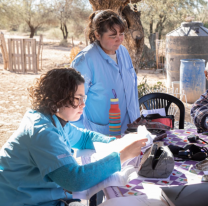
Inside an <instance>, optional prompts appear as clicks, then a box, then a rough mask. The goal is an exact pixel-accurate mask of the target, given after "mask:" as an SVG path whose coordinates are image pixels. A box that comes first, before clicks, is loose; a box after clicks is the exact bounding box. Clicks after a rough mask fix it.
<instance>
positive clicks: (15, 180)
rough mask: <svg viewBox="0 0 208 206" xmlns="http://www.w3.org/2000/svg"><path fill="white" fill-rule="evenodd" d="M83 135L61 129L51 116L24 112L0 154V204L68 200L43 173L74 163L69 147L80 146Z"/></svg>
mask: <svg viewBox="0 0 208 206" xmlns="http://www.w3.org/2000/svg"><path fill="white" fill-rule="evenodd" d="M54 124H55V126H54ZM85 133H87V130H82V129H77V128H76V127H74V126H72V125H71V124H70V123H67V124H66V125H65V126H64V127H63V128H62V126H61V124H60V122H59V120H58V118H57V117H56V116H55V115H53V116H52V117H51V116H50V115H43V114H42V113H40V112H37V111H35V110H29V111H28V112H26V114H25V115H24V118H23V120H22V122H21V124H20V127H19V128H18V130H17V131H16V132H15V133H14V134H13V135H12V136H11V137H10V139H9V140H8V141H7V142H6V144H5V145H4V146H3V147H2V149H1V151H0V205H4V206H7V205H9V206H23V205H24V206H27V205H30V206H31V205H42V206H49V205H50V206H51V205H56V204H57V202H58V201H57V200H58V199H71V198H72V195H71V194H69V193H66V194H67V196H66V194H65V192H64V190H63V188H61V187H60V186H59V185H57V184H56V183H55V182H52V181H51V180H50V178H48V176H47V174H49V173H50V172H53V171H55V170H56V169H58V168H61V167H62V166H64V165H68V164H73V163H74V164H77V162H76V160H75V159H74V157H73V156H72V149H71V148H72V147H73V145H77V144H80V145H84V138H83V135H85ZM94 134H95V133H93V135H94ZM97 135H98V134H97ZM98 137H101V135H100V136H99V135H98ZM102 137H103V135H102ZM82 138H83V142H82V141H81V140H82ZM106 138H108V137H106ZM108 139H109V138H108ZM112 167H113V166H112ZM106 168H107V162H106ZM88 181H90V180H88Z"/></svg>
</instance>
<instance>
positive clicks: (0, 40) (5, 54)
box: [0, 32, 9, 70]
mask: <svg viewBox="0 0 208 206" xmlns="http://www.w3.org/2000/svg"><path fill="white" fill-rule="evenodd" d="M0 48H1V53H2V57H3V61H4V69H5V70H7V69H8V68H9V56H8V52H7V47H6V42H5V39H4V34H3V33H2V32H0Z"/></svg>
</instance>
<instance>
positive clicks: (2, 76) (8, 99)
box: [0, 35, 190, 148]
mask: <svg viewBox="0 0 208 206" xmlns="http://www.w3.org/2000/svg"><path fill="white" fill-rule="evenodd" d="M8 37H9V36H8V35H6V38H8ZM76 43H77V44H79V42H75V44H76ZM79 47H80V49H83V48H84V47H85V45H79ZM71 48H72V47H70V46H69V47H61V46H59V45H58V43H57V42H55V41H53V42H51V41H50V40H45V39H44V45H43V62H42V65H43V67H42V70H41V71H39V72H38V74H17V73H13V72H9V71H6V70H4V69H3V60H2V56H1V53H0V88H1V89H0V148H1V147H2V146H3V144H4V143H5V142H6V140H7V139H8V138H9V137H10V136H11V135H12V133H13V132H14V131H15V130H16V129H17V128H18V126H19V124H20V121H21V119H22V117H23V115H24V113H25V112H26V110H27V109H28V108H29V107H30V104H29V100H28V98H27V88H28V87H29V86H30V85H31V84H32V83H33V81H34V79H35V78H38V77H39V76H40V75H41V74H43V73H45V72H46V71H48V70H50V69H52V68H54V67H55V66H57V65H60V64H63V63H66V64H67V63H69V55H70V50H71ZM144 76H145V77H146V78H147V82H148V84H150V85H153V84H155V83H157V82H158V81H161V82H163V84H164V85H165V84H166V75H163V74H162V73H161V72H157V71H155V70H140V71H139V73H138V82H140V81H141V80H142V79H143V77H144ZM189 114H190V105H186V119H185V121H187V122H190V115H189Z"/></svg>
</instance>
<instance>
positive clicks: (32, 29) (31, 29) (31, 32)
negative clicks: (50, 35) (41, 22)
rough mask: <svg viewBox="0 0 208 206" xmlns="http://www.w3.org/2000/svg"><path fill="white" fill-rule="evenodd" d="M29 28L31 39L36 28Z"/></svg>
mask: <svg viewBox="0 0 208 206" xmlns="http://www.w3.org/2000/svg"><path fill="white" fill-rule="evenodd" d="M29 27H30V38H33V37H34V35H35V32H36V29H37V28H35V27H33V26H29Z"/></svg>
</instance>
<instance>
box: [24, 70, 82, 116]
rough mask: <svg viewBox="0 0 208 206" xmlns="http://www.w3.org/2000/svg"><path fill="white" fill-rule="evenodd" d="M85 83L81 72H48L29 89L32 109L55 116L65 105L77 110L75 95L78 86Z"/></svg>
mask: <svg viewBox="0 0 208 206" xmlns="http://www.w3.org/2000/svg"><path fill="white" fill-rule="evenodd" d="M84 82H85V80H84V78H83V77H82V76H81V74H80V72H78V71H76V70H75V69H73V68H69V69H65V68H61V69H53V70H50V71H48V72H47V73H46V74H43V75H41V77H40V78H39V79H36V82H35V83H34V85H33V86H31V87H29V88H28V92H29V97H30V100H31V104H32V109H34V110H37V111H40V112H42V113H45V114H51V115H53V114H55V113H56V112H57V109H58V108H60V107H62V106H65V105H70V106H72V107H73V108H76V107H77V106H75V105H74V95H75V93H76V91H77V88H78V86H79V85H80V84H83V83H84Z"/></svg>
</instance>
